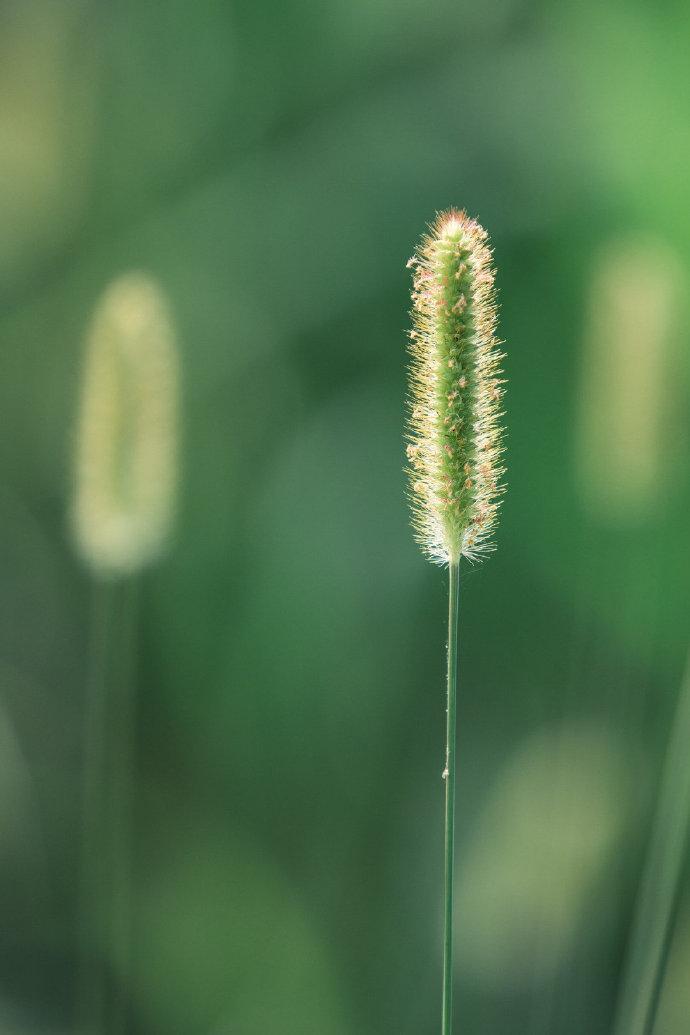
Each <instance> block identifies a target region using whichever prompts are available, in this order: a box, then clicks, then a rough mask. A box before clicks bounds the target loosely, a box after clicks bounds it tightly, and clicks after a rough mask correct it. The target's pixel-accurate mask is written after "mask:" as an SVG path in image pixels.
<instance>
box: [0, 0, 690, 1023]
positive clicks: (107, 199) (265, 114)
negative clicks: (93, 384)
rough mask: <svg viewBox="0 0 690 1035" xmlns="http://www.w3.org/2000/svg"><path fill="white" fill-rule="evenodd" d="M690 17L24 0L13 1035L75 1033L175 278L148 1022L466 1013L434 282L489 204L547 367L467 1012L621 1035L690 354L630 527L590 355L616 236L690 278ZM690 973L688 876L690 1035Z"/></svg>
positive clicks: (524, 351)
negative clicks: (584, 398)
mask: <svg viewBox="0 0 690 1035" xmlns="http://www.w3.org/2000/svg"><path fill="white" fill-rule="evenodd" d="M689 32H690V7H688V5H687V4H685V3H682V2H672V0H666V2H662V3H656V4H651V3H643V2H640V0H638V2H626V3H624V2H623V0H611V2H607V3H604V4H602V3H601V2H595V0H582V2H580V3H579V4H555V3H552V4H548V3H543V2H531V3H530V2H519V0H492V2H489V3H486V4H469V3H467V2H464V0H463V2H460V3H458V2H457V0H453V2H450V0H430V2H426V3H420V2H419V0H326V2H324V0H319V2H317V0H287V2H281V0H267V2H265V3H257V2H256V0H234V2H229V0H197V2H196V3H195V4H190V3H189V2H187V0H185V2H182V0H166V2H163V3H144V2H141V0H139V2H135V0H117V2H110V0H15V2H11V0H2V2H1V3H0V228H1V229H0V302H1V308H0V352H1V355H2V377H1V379H0V412H2V415H3V433H2V435H1V436H0V463H1V475H0V477H1V485H0V490H1V491H0V572H1V573H2V578H1V579H0V820H1V823H2V831H1V833H0V838H1V842H2V848H1V849H0V904H1V906H2V914H3V917H4V921H3V924H2V932H1V933H0V948H1V951H0V958H1V960H2V965H1V969H0V1028H1V1029H2V1031H7V1032H8V1033H10V1032H11V1033H12V1035H21V1033H27V1035H28V1033H46V1035H47V1033H67V1032H72V1031H74V1030H75V1029H74V1020H73V1017H74V1014H73V1010H74V995H75V968H76V939H77V904H78V851H79V850H78V831H79V801H80V774H81V759H82V742H81V730H82V713H83V708H84V700H85V683H86V672H87V665H88V655H89V649H90V648H89V640H90V635H91V634H90V627H91V620H90V612H91V608H92V595H93V594H92V584H91V579H90V576H89V574H88V572H87V571H86V570H85V568H84V566H83V565H82V564H81V563H80V561H79V559H78V557H77V556H76V553H75V550H74V548H73V544H72V541H71V537H70V532H69V525H68V520H67V513H68V509H69V501H70V497H71V492H72V474H71V457H72V446H73V435H74V423H75V413H76V406H77V400H78V393H79V382H80V369H81V362H82V356H83V348H84V337H85V331H86V328H87V327H88V323H89V319H90V315H91V313H92V311H93V307H94V305H95V304H96V302H97V300H98V298H99V296H100V294H101V292H102V291H103V289H104V288H105V287H106V285H107V284H108V283H109V281H110V280H111V279H112V278H113V277H115V276H117V275H118V274H120V273H122V272H124V271H126V270H128V269H131V268H135V269H146V270H148V271H149V272H151V273H152V274H153V275H154V276H155V277H157V278H158V280H159V282H160V283H161V285H162V287H163V289H164V290H165V292H166V294H167V296H168V299H169V301H170V306H171V310H172V312H173V315H174V320H175V325H176V327H177V333H178V339H179V347H180V353H181V369H182V414H183V419H182V429H181V431H182V441H183V450H182V461H181V492H180V499H179V508H178V519H177V524H176V532H175V537H174V541H173V543H172V546H171V550H170V551H169V553H168V555H167V556H166V557H165V559H164V560H163V561H162V562H161V563H160V564H159V565H157V566H156V567H155V568H152V569H151V570H150V571H149V572H147V573H146V574H145V575H144V576H143V577H142V579H141V585H140V606H139V627H138V659H137V681H136V689H137V721H136V776H135V790H136V794H135V824H134V826H135V830H134V839H133V849H132V850H133V859H134V871H135V906H136V909H135V919H134V939H133V941H134V950H133V953H134V963H133V967H132V973H131V976H130V977H129V978H128V982H127V988H126V994H127V996H128V998H129V1000H130V1005H131V1017H130V1030H131V1031H132V1032H137V1033H144V1035H148V1033H151V1035H158V1033H160V1035H173V1033H177V1032H179V1033H180V1035H183V1033H184V1035H197V1033H198V1035H202V1033H204V1035H205V1033H208V1035H259V1033H262V1035H263V1033H266V1032H275V1033H276V1035H307V1033H312V1032H315V1033H316V1032H318V1033H319V1035H388V1033H395V1035H427V1033H428V1035H431V1033H434V1032H437V1031H438V1030H439V1012H440V947H441V919H442V909H441V906H442V904H441V897H440V896H441V876H442V795H443V785H442V781H441V778H440V774H441V769H442V760H443V735H444V698H443V694H444V646H445V610H446V590H447V581H446V579H447V576H446V574H445V573H443V572H441V571H439V570H438V569H435V568H433V567H432V566H431V565H429V564H428V563H427V562H426V561H425V560H424V559H423V558H422V556H421V554H420V552H419V550H418V549H417V547H416V546H415V544H414V542H413V539H412V535H411V532H410V529H409V517H408V512H407V506H406V502H405V483H404V475H403V467H404V447H403V434H402V429H403V420H404V412H405V410H404V393H405V365H406V359H405V328H406V326H407V322H408V320H407V315H406V310H407V308H408V302H409V272H408V271H406V270H405V262H406V260H407V258H408V256H409V254H410V252H411V249H412V247H413V245H414V242H415V241H416V239H417V238H418V236H419V235H420V233H421V232H422V230H423V228H424V225H425V223H426V222H428V221H429V220H430V219H431V218H432V217H433V215H434V213H435V212H436V211H437V210H439V209H442V208H444V207H448V206H449V205H458V206H465V207H467V209H468V210H469V211H470V212H471V213H472V214H473V215H476V216H477V217H478V218H479V219H480V220H481V221H482V223H484V225H486V226H487V228H488V229H489V231H490V233H491V236H492V240H493V244H494V247H495V254H496V262H497V267H498V287H499V292H500V304H501V318H500V330H501V336H502V338H503V339H505V342H506V351H507V359H506V363H505V367H506V372H507V375H508V377H509V391H508V395H507V411H508V416H507V426H508V455H507V458H508V467H509V479H508V481H509V492H508V494H507V496H506V498H505V503H504V507H503V511H502V520H501V525H500V528H499V532H498V543H497V545H498V549H497V552H496V554H495V556H493V557H492V558H491V559H490V560H489V561H487V562H486V563H484V564H482V565H480V566H476V567H472V566H468V567H467V568H466V570H465V572H464V578H463V587H462V632H461V638H462V648H461V672H462V676H461V679H462V689H461V700H460V707H459V712H460V728H459V759H460V762H459V767H460V773H459V791H458V809H459V815H458V911H457V927H456V938H457V945H458V954H457V955H458V959H457V973H456V977H457V1012H458V1019H459V1024H458V1028H459V1031H462V1032H464V1033H466V1035H474V1033H479V1032H481V1033H482V1035H504V1033H505V1035H508V1033H510V1035H516V1033H522V1032H525V1033H537V1035H538V1033H547V1032H548V1033H549V1035H556V1033H558V1035H582V1033H583V1032H587V1033H588V1035H598V1033H604V1032H608V1031H610V1025H611V1018H612V1014H613V1010H614V1006H615V1001H616V992H617V987H618V982H619V977H620V972H621V967H622V963H623V959H624V949H625V944H626V938H627V934H628V930H629V924H630V917H631V915H632V910H633V903H634V898H635V892H636V888H637V884H638V880H639V874H640V867H641V864H642V859H643V855H644V846H645V842H646V838H647V834H648V830H649V824H650V818H651V816H652V813H653V808H654V800H655V794H656V790H657V785H658V779H659V774H660V772H661V764H662V758H663V752H664V748H665V744H666V741H667V737H668V731H669V727H670V723H671V721H672V715H673V707H674V702H675V700H676V697H677V694H678V689H679V686H680V682H681V676H682V672H683V667H684V661H685V653H686V648H687V642H688V611H689V607H688V605H689V603H690V559H689V552H690V551H689V538H690V537H689V534H688V509H689V504H690V479H689V474H690V434H689V428H688V420H687V412H688V402H689V401H690V392H689V391H688V384H689V382H690V362H689V360H688V356H689V353H688V344H689V336H688V333H687V331H686V330H685V329H684V327H683V326H682V325H681V328H680V330H679V332H678V342H677V344H678V348H677V349H676V350H675V352H674V356H675V359H674V363H675V366H674V369H673V378H672V392H673V398H669V400H668V405H667V406H666V405H665V406H664V408H663V413H662V414H661V415H660V417H659V420H660V421H662V422H663V421H664V420H666V419H667V418H668V414H669V413H670V412H671V411H674V412H676V411H677V412H679V413H680V414H681V417H682V419H681V420H680V421H677V422H676V424H675V425H674V429H675V430H674V432H673V434H674V448H673V451H672V455H661V456H660V457H659V463H660V464H661V465H663V464H666V465H672V471H671V475H672V477H670V478H669V479H667V481H666V483H665V484H666V486H667V487H666V489H665V491H664V492H663V493H659V495H658V496H657V497H656V498H655V499H654V501H653V506H651V507H648V508H647V510H646V511H645V512H644V513H643V514H641V515H640V514H636V515H633V516H628V515H626V514H625V513H623V514H622V515H620V516H619V517H618V518H616V520H612V519H611V518H610V516H604V515H602V514H598V513H597V512H596V510H592V508H591V507H589V506H588V505H587V504H586V491H584V490H583V485H582V480H581V478H579V476H578V469H579V468H578V458H577V450H578V430H577V429H578V413H579V407H580V401H581V399H580V397H581V392H582V384H583V380H582V366H583V362H584V360H583V357H584V356H585V352H584V348H583V341H584V340H585V336H586V326H587V304H588V302H587V300H588V297H589V285H590V281H591V278H592V276H593V275H594V270H595V257H596V255H597V254H598V253H599V250H600V249H601V248H602V247H604V246H605V245H606V243H607V242H608V241H609V240H611V239H617V238H619V237H620V236H621V235H622V236H626V237H631V236H632V237H633V238H634V237H636V236H637V235H640V236H645V235H646V236H649V235H650V234H652V235H654V237H655V238H656V239H658V240H660V241H662V242H664V245H665V246H666V247H668V248H669V249H672V250H673V252H674V253H675V255H676V258H677V262H678V264H679V266H680V267H681V268H682V269H683V273H684V277H685V280H684V285H685V284H687V274H688V271H689V270H690V205H688V169H689V165H690V135H689V134H688V131H687V130H688V125H689V123H690V99H689V96H690V95H689V94H688V89H687V87H688V71H687V39H688V33H689ZM644 288H645V286H644V284H641V285H638V286H637V293H636V296H635V298H636V301H635V304H639V305H640V306H644V305H645V289H644ZM669 391H670V389H669ZM585 459H586V458H585ZM585 488H586V487H585ZM101 948H102V952H103V956H104V959H105V961H106V964H107V966H108V968H109V970H110V971H111V975H112V980H113V981H115V982H117V980H118V964H117V959H116V958H113V957H112V953H111V952H110V950H109V947H108V944H107V943H105V944H104V945H103V946H102V947H101ZM688 968H690V901H688V902H687V903H686V901H685V896H684V895H682V894H681V896H680V903H679V909H678V917H677V922H676V925H675V933H674V939H673V945H672V948H671V953H670V958H669V965H668V972H667V980H666V982H665V985H664V989H663V994H662V1016H661V1019H660V1023H659V1026H658V1033H662V1035H684V1033H686V1032H687V1031H688V1030H689V1022H688V1020H687V1018H688V1017H689V1016H690V996H689V993H688V989H687V983H686V981H685V979H684V977H683V975H684V974H687V972H688Z"/></svg>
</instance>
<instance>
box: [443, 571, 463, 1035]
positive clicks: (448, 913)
mask: <svg viewBox="0 0 690 1035" xmlns="http://www.w3.org/2000/svg"><path fill="white" fill-rule="evenodd" d="M449 572H450V581H449V587H448V708H447V713H446V768H445V770H444V772H443V776H444V778H445V781H446V824H445V889H444V891H445V893H444V901H445V923H444V934H443V1018H442V1025H441V1031H442V1035H451V1031H452V1028H453V877H454V867H455V741H456V704H457V694H458V608H459V603H460V565H459V563H458V562H457V561H456V562H455V563H451V564H450V566H449Z"/></svg>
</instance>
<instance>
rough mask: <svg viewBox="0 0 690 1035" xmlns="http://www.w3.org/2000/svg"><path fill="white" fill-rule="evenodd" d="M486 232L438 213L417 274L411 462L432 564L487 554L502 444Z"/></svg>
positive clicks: (417, 521)
mask: <svg viewBox="0 0 690 1035" xmlns="http://www.w3.org/2000/svg"><path fill="white" fill-rule="evenodd" d="M491 258H492V255H491V249H490V247H489V245H488V238H487V234H486V231H485V230H483V229H482V227H481V226H480V225H479V224H478V223H477V222H475V221H474V220H473V219H470V218H469V217H468V216H467V214H466V213H465V212H458V211H456V210H455V209H451V210H450V211H448V212H443V213H441V214H440V215H438V216H437V218H436V221H435V222H434V223H433V225H432V226H431V228H430V232H429V234H427V235H425V236H424V237H423V239H422V241H421V242H420V245H419V248H418V250H417V252H416V254H415V255H414V256H413V257H412V258H411V259H410V261H409V262H408V264H407V265H408V267H410V268H412V269H413V270H414V274H413V277H414V284H413V292H412V303H413V309H412V320H413V330H412V331H411V332H410V352H411V355H412V363H411V369H410V420H409V426H408V442H409V444H408V446H407V456H408V459H409V461H410V468H409V471H408V474H409V478H410V487H411V500H412V504H413V510H414V522H413V523H414V527H415V532H416V538H417V540H418V542H419V543H420V544H421V546H422V548H423V550H424V552H425V553H426V554H427V555H428V556H429V557H430V558H431V560H433V561H435V562H436V563H438V564H456V563H457V562H458V561H459V560H460V557H461V556H465V557H469V558H470V559H476V558H478V557H480V556H481V555H482V553H484V552H486V551H487V550H488V549H491V544H490V536H491V533H492V531H493V529H494V527H495V524H496V517H497V511H498V505H499V497H500V494H501V492H502V491H503V488H502V486H501V485H500V484H499V482H500V478H501V476H502V475H503V473H504V468H503V467H502V466H501V464H500V459H501V455H502V453H503V447H502V445H501V433H502V429H501V428H500V426H499V419H500V417H501V412H500V401H501V398H502V395H503V389H502V387H501V386H502V384H503V383H504V382H503V381H502V380H501V377H500V374H501V371H500V369H499V364H500V361H501V359H502V358H503V357H502V354H501V353H500V352H499V350H498V342H497V340H496V337H495V328H496V306H495V294H494V271H493V267H492V262H491Z"/></svg>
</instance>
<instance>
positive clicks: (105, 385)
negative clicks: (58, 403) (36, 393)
mask: <svg viewBox="0 0 690 1035" xmlns="http://www.w3.org/2000/svg"><path fill="white" fill-rule="evenodd" d="M177 380H178V371H177V353H176V349H175V345H174V340H173V331H172V326H171V322H170V318H169V315H168V310H167V305H166V303H165V300H164V298H163V295H162V293H161V289H160V288H159V287H158V285H157V284H156V282H155V281H154V280H153V279H152V278H151V277H149V276H147V275H146V274H143V273H128V274H125V275H124V276H121V277H119V278H118V279H116V280H115V281H113V282H112V283H111V284H110V286H109V287H108V288H107V289H106V291H105V293H104V295H103V297H102V299H101V301H100V302H99V304H98V306H97V308H96V311H95V314H94V318H93V323H92V326H91V330H90V334H89V338H88V342H87V353H86V359H85V367H84V375H83V384H82V395H81V408H80V414H79V421H78V427H77V437H76V458H75V460H76V463H75V467H76V470H75V475H76V493H75V498H74V506H73V513H72V522H73V527H74V534H75V540H76V544H77V547H78V549H79V552H80V553H81V555H82V557H83V559H84V560H85V561H86V563H87V564H88V565H89V566H90V567H92V568H93V569H94V571H95V572H96V573H97V574H100V575H104V576H108V575H110V576H115V575H126V574H130V573H132V572H134V571H137V570H139V569H140V568H141V567H143V566H144V565H145V564H147V563H148V562H150V561H152V560H154V559H155V558H156V557H157V556H158V555H159V554H160V552H161V551H162V549H163V548H164V546H165V542H166V539H167V536H168V532H169V528H170V523H171V517H172V511H173V504H174V496H175V487H176V478H177V441H176V440H177V422H178V417H177Z"/></svg>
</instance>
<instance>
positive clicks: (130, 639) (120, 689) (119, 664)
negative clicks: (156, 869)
mask: <svg viewBox="0 0 690 1035" xmlns="http://www.w3.org/2000/svg"><path fill="white" fill-rule="evenodd" d="M137 601H138V579H137V577H136V575H133V576H130V577H129V578H128V579H127V580H126V581H124V582H123V583H122V590H121V597H120V612H119V614H118V633H119V635H118V642H119V651H118V658H117V659H116V660H115V668H116V679H117V682H116V685H114V686H113V694H112V715H111V723H110V731H111V732H110V739H111V745H110V754H111V761H110V786H109V795H108V798H109V817H110V830H109V865H110V873H109V877H110V888H109V890H110V896H111V897H110V902H109V917H108V937H109V939H110V947H111V952H112V958H113V961H114V964H115V968H116V973H117V981H116V983H115V984H114V986H113V989H112V1001H111V1006H110V1017H109V1020H110V1024H109V1032H110V1033H111V1035H122V1033H124V1032H125V1031H126V1030H127V1027H128V1022H127V1017H128V1013H129V997H130V992H131V987H130V986H131V977H132V975H131V958H130V956H131V941H132V805H133V786H134V768H135V762H136V755H135V748H136V743H135V729H136V664H137V649H136V630H137V611H138V603H137Z"/></svg>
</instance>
